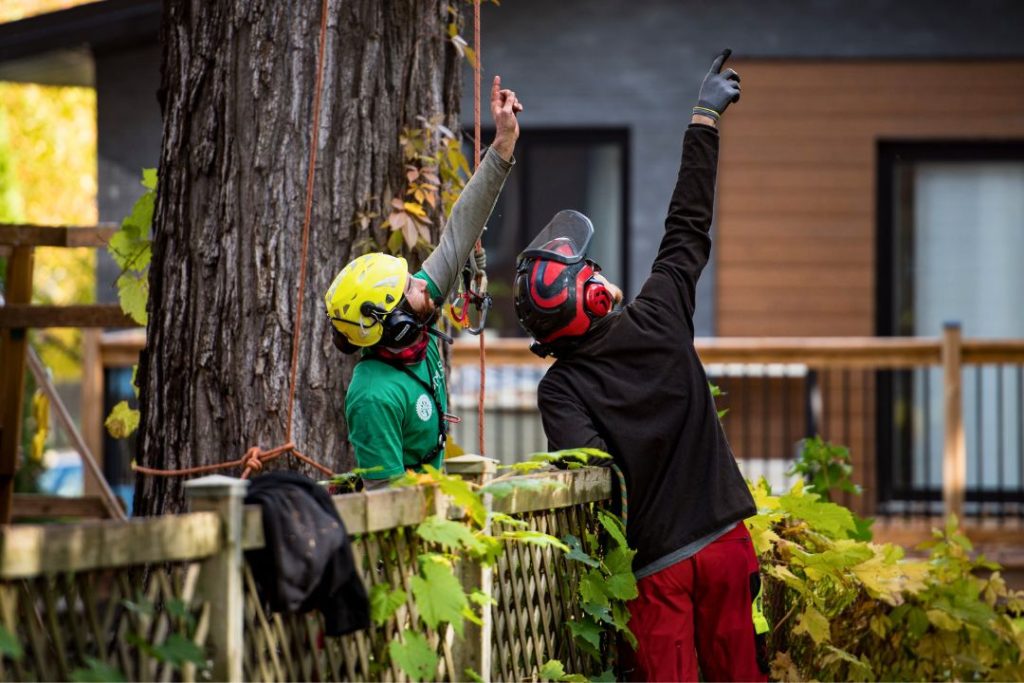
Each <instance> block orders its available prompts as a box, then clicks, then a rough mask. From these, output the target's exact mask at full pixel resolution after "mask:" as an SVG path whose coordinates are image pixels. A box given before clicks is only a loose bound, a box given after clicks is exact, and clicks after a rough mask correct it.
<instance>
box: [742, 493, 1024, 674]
mask: <svg viewBox="0 0 1024 683" xmlns="http://www.w3.org/2000/svg"><path fill="white" fill-rule="evenodd" d="M752 491H753V493H754V497H755V500H756V501H757V506H758V510H759V514H758V515H757V516H756V517H753V518H751V519H749V520H747V525H748V527H749V528H750V530H751V535H752V536H753V538H754V544H755V547H756V548H757V551H758V554H759V556H760V558H761V566H762V572H763V574H764V575H765V577H764V579H765V588H766V590H765V611H766V612H767V614H768V618H769V621H770V623H771V624H772V631H771V633H770V634H769V647H770V649H771V651H772V652H773V653H774V659H773V662H772V678H774V679H778V680H787V681H800V680H821V681H835V680H841V681H847V680H858V681H863V680H867V681H874V680H912V681H916V680H1024V656H1022V652H1024V619H1022V618H1021V617H1022V614H1024V592H1021V591H1011V590H1009V589H1008V588H1007V586H1006V584H1005V582H1004V581H1003V579H1002V577H1001V576H1000V574H999V566H998V565H996V564H994V563H992V562H988V561H987V560H985V559H984V558H983V557H978V558H976V559H972V558H971V551H972V548H971V544H970V541H968V539H967V538H966V537H965V536H964V535H963V534H962V533H960V531H959V529H958V524H957V520H956V519H955V518H952V517H951V518H950V519H949V521H948V522H947V524H946V528H945V529H944V530H941V531H939V530H935V531H933V539H932V541H930V542H929V543H927V544H924V546H923V547H922V549H926V550H928V552H929V555H928V558H927V559H926V560H924V559H923V560H912V559H907V558H905V557H904V551H903V549H902V548H899V547H897V546H894V545H892V544H876V543H871V542H868V541H863V540H857V539H858V534H859V532H858V528H857V523H856V521H855V517H854V515H853V513H851V512H850V511H849V510H848V509H846V508H844V507H841V506H839V505H836V504H834V503H831V502H828V501H827V500H824V499H823V498H822V496H821V495H819V494H818V493H815V492H811V491H809V490H807V489H804V487H803V484H802V482H801V483H798V484H797V485H796V486H794V487H793V489H792V490H791V491H790V492H789V493H786V494H784V495H780V496H775V495H772V493H771V490H770V488H769V486H768V484H767V483H766V482H765V481H764V480H763V479H762V480H761V482H759V483H758V485H757V486H754V487H752Z"/></svg>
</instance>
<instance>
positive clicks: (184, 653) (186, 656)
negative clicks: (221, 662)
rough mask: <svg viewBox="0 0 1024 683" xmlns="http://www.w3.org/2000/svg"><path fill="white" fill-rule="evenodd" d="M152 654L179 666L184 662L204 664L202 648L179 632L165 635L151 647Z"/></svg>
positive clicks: (204, 658) (197, 664) (162, 660)
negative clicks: (160, 641) (164, 637)
mask: <svg viewBox="0 0 1024 683" xmlns="http://www.w3.org/2000/svg"><path fill="white" fill-rule="evenodd" d="M153 654H154V656H155V657H156V658H157V659H159V660H160V661H161V662H169V663H171V664H174V665H175V666H179V667H180V666H181V665H182V664H186V663H187V664H195V665H196V666H203V665H205V664H206V657H205V656H204V655H203V650H202V648H200V647H199V646H198V645H196V644H195V643H194V642H192V641H191V640H189V639H188V638H186V637H185V636H183V635H181V634H180V633H172V634H170V635H169V636H167V640H165V641H164V642H163V643H162V644H161V645H157V646H155V647H154V648H153Z"/></svg>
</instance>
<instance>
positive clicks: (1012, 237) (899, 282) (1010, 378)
mask: <svg viewBox="0 0 1024 683" xmlns="http://www.w3.org/2000/svg"><path fill="white" fill-rule="evenodd" d="M879 151H880V154H879V164H880V165H879V186H878V190H879V207H878V208H879V232H878V264H879V266H878V283H877V284H878V288H877V296H878V299H877V303H878V331H879V333H880V334H882V335H901V336H925V337H935V336H937V335H939V334H940V333H941V330H942V326H943V324H944V323H945V322H947V321H956V322H959V323H960V324H961V326H962V331H963V335H964V336H965V337H972V338H1022V337H1024V306H1022V303H1021V301H1022V300H1021V296H1022V293H1024V268H1022V267H1021V260H1022V258H1024V143H1022V142H998V143H996V142H993V143H983V144H978V143H964V144H959V143H912V144H883V145H882V146H881V148H880V150H879ZM963 381H964V388H963V411H964V413H963V414H964V429H965V439H966V444H967V459H968V466H967V489H968V491H967V496H968V502H969V503H972V505H969V507H968V512H972V511H973V512H975V513H977V512H982V511H983V506H985V505H988V504H989V503H990V502H992V501H995V500H996V499H998V500H999V501H1000V502H1005V501H1008V500H1024V495H1022V493H1024V447H1022V446H1021V444H1022V443H1024V439H1022V436H1024V434H1022V433H1021V430H1022V429H1024V427H1022V422H1024V420H1022V414H1021V413H1022V405H1021V403H1022V400H1021V398H1020V397H1021V396H1022V395H1024V387H1022V386H1021V384H1022V381H1024V380H1022V378H1021V373H1020V372H1019V371H1018V370H1017V369H1016V368H1001V367H996V366H970V367H967V368H966V369H965V371H964V375H963ZM942 391H943V386H942V378H941V375H940V371H939V370H938V369H921V370H915V371H912V372H911V371H905V372H899V373H891V377H889V378H887V379H886V381H880V382H879V392H880V394H879V407H880V409H881V410H880V411H879V415H880V420H881V422H880V424H879V429H880V432H879V436H880V439H879V441H880V447H881V449H882V451H881V453H880V455H881V458H882V459H881V461H880V464H881V465H882V467H880V469H879V472H880V476H882V477H888V478H889V480H888V481H880V482H879V483H880V489H881V491H882V492H883V494H885V493H886V491H887V489H888V491H887V493H888V497H889V498H890V499H897V498H903V499H905V500H915V499H916V500H918V501H924V502H925V504H926V506H927V507H928V508H929V509H931V508H933V507H934V503H935V502H937V501H938V500H939V499H940V497H941V494H940V492H941V488H942V443H943V425H942V415H943V411H942V405H943V396H942ZM886 460H887V461H888V462H885V461H886ZM883 497H884V496H883Z"/></svg>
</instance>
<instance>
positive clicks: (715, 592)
mask: <svg viewBox="0 0 1024 683" xmlns="http://www.w3.org/2000/svg"><path fill="white" fill-rule="evenodd" d="M637 589H638V590H639V593H640V595H639V596H638V597H637V598H636V599H635V600H633V601H631V602H630V603H629V612H630V621H629V628H630V629H631V630H632V631H633V633H634V635H636V639H637V642H638V647H637V650H636V652H635V653H630V652H629V650H630V648H629V646H628V645H626V646H625V648H624V651H623V650H622V649H620V652H622V654H623V655H625V656H624V663H625V664H626V667H625V668H626V669H627V670H626V671H624V672H623V673H625V675H626V677H627V680H631V681H632V680H644V681H696V680H698V664H699V667H700V668H699V672H700V675H701V676H702V678H703V680H705V681H766V680H768V677H767V675H766V671H765V670H764V669H762V666H763V665H764V651H763V637H757V636H755V633H754V622H753V618H752V616H751V614H752V612H751V607H752V604H751V603H752V601H753V599H754V597H755V595H756V593H757V591H758V590H759V589H760V575H759V574H758V564H757V556H756V554H755V553H754V547H753V543H752V542H751V540H750V533H749V532H748V531H747V528H746V526H744V525H743V523H742V522H740V523H739V524H737V525H736V528H734V529H732V530H731V531H729V532H728V533H726V534H725V535H724V536H722V537H721V538H719V539H718V540H716V541H714V542H713V543H711V544H710V545H708V546H707V547H705V548H704V549H702V550H701V551H700V552H698V553H697V554H696V555H694V556H693V557H689V558H687V559H685V560H681V561H679V562H677V563H676V564H674V565H672V566H670V567H666V568H665V569H662V570H661V571H659V572H657V573H655V574H652V575H650V576H645V577H644V578H642V579H640V581H639V582H637ZM631 654H632V655H633V657H632V659H634V660H635V661H633V662H632V663H631V664H632V666H630V662H629V660H630V655H631ZM759 655H760V656H759ZM759 660H760V662H759ZM630 668H632V671H629V670H628V669H630Z"/></svg>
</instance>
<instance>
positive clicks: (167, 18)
mask: <svg viewBox="0 0 1024 683" xmlns="http://www.w3.org/2000/svg"><path fill="white" fill-rule="evenodd" d="M451 4H452V5H453V6H455V5H458V4H459V3H451ZM448 6H449V5H448V2H446V0H388V1H387V2H381V1H380V0H330V2H329V10H328V17H329V18H328V29H327V45H326V54H325V65H324V69H325V71H324V85H323V95H322V100H321V102H322V104H321V108H320V109H321V114H320V132H319V144H318V150H317V169H316V180H315V190H314V205H313V217H312V223H311V231H310V242H309V261H308V266H307V268H308V270H307V275H306V290H305V297H304V299H305V301H304V302H303V305H304V309H303V314H302V331H301V335H302V336H301V341H300V354H299V366H298V380H297V392H296V405H295V416H294V426H293V440H294V441H295V442H296V443H297V444H298V447H299V448H300V450H302V451H303V452H304V453H306V454H308V455H310V456H312V457H315V458H317V459H319V460H320V461H321V462H323V463H324V464H326V465H328V466H329V467H332V468H333V469H335V470H336V471H343V470H344V469H347V468H349V467H351V465H352V459H351V454H350V453H349V446H348V442H347V434H346V429H345V422H344V412H343V396H344V390H345V387H346V386H347V383H348V380H349V378H350V376H351V370H352V362H351V359H349V360H348V361H347V362H345V361H344V360H343V358H342V356H341V354H339V353H338V352H337V351H336V350H335V349H334V348H333V346H332V345H331V341H330V336H329V333H328V328H327V321H326V319H325V316H324V314H323V311H322V308H323V304H322V296H323V292H324V291H325V290H326V288H327V286H328V285H329V284H330V282H331V280H332V279H333V277H334V275H335V274H336V272H337V271H338V270H339V269H340V267H341V266H342V265H344V263H345V262H346V261H347V260H349V258H350V257H352V256H354V255H355V254H354V253H353V245H354V244H356V243H358V242H359V241H360V240H363V239H365V237H366V233H365V232H361V228H360V227H359V226H358V225H357V222H356V216H357V213H358V212H359V211H361V210H364V209H365V208H366V206H367V204H366V202H368V201H371V202H372V201H374V200H376V201H380V199H381V198H382V197H385V196H386V195H387V193H388V192H389V190H390V188H396V189H397V188H400V187H402V173H403V170H402V156H401V148H400V146H399V136H400V133H401V130H402V128H403V127H405V126H411V125H416V117H417V116H428V117H429V116H431V115H435V114H442V115H443V116H444V117H445V123H446V124H448V125H449V127H452V126H453V125H454V124H455V123H456V121H457V115H458V111H457V109H458V95H459V88H460V82H459V71H460V64H459V63H458V59H459V58H458V56H457V54H456V53H455V50H454V48H453V47H452V46H451V44H450V43H449V42H448V41H447V40H446V37H447V25H448V23H449V21H450V20H451V17H450V15H449V14H448ZM320 7H321V3H320V2H317V1H312V2H300V3H291V2H273V1H270V0H220V1H218V2H206V1H203V0H167V1H166V2H165V3H164V8H165V9H164V16H163V24H162V30H161V32H162V41H163V67H162V83H161V104H162V107H163V115H164V126H163V141H162V148H161V156H160V166H159V173H160V182H159V190H158V196H157V206H156V213H155V219H154V226H153V235H154V241H153V260H152V265H151V271H150V299H149V325H148V327H147V339H148V343H147V347H146V350H145V352H144V353H143V357H142V359H141V362H140V364H139V373H138V378H139V380H138V381H139V385H140V387H141V396H140V403H141V409H142V424H141V429H140V437H141V438H140V440H139V454H138V461H139V463H140V464H143V465H148V466H151V467H162V468H178V467H185V466H192V465H197V464H208V463H214V462H223V461H225V460H229V459H234V458H238V457H240V456H241V455H242V454H243V453H244V452H245V450H246V449H247V448H249V447H250V446H254V445H258V446H260V447H263V448H270V447H273V446H276V445H279V444H282V443H284V442H285V440H286V436H287V434H286V432H287V419H288V390H289V372H290V362H291V351H292V330H293V324H294V319H295V301H296V293H297V288H298V274H299V263H300V258H301V254H300V252H301V242H302V240H301V233H302V220H303V211H304V201H305V183H306V173H307V167H308V163H309V153H310V132H311V129H312V123H311V122H312V106H313V96H314V88H315V80H316V52H317V44H318V36H319V27H320V16H321V12H320ZM290 464H291V463H289V465H290ZM227 473H228V474H238V473H237V472H227ZM182 507H183V489H182V480H181V479H180V478H170V479H165V478H157V477H147V476H140V477H139V480H138V484H137V487H136V510H137V513H140V514H159V513H164V512H175V511H179V510H181V509H182Z"/></svg>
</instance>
